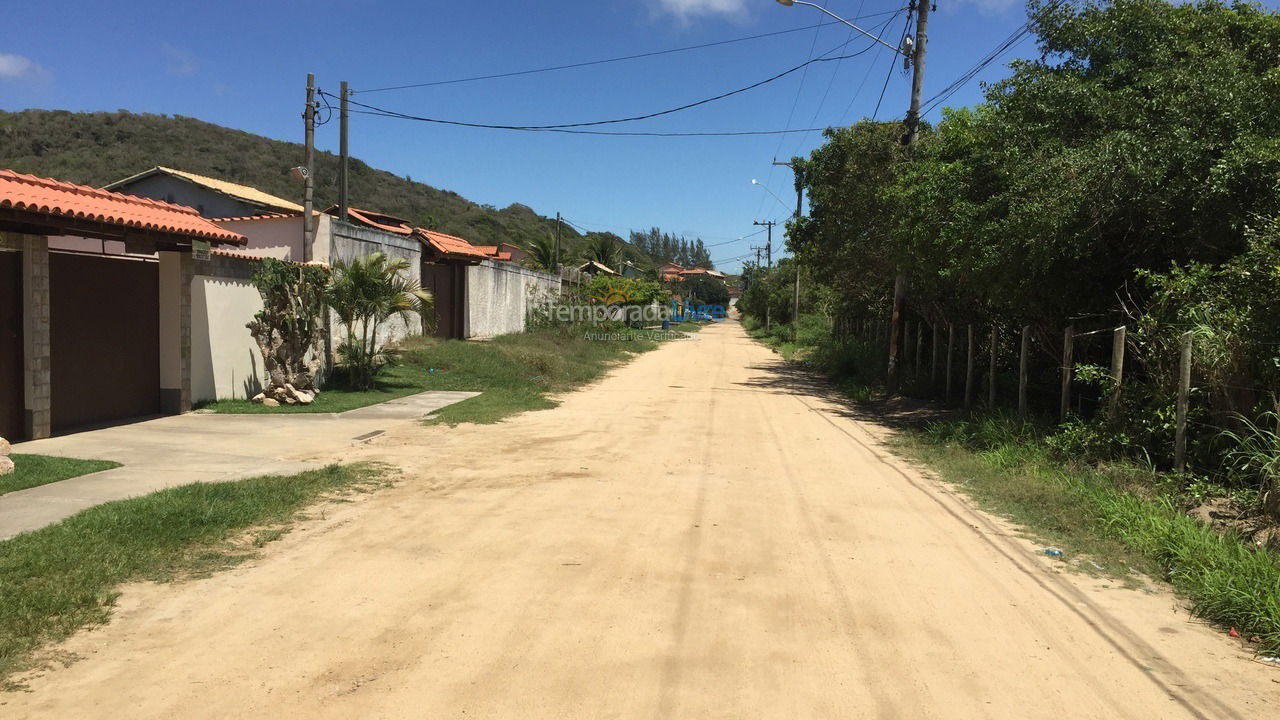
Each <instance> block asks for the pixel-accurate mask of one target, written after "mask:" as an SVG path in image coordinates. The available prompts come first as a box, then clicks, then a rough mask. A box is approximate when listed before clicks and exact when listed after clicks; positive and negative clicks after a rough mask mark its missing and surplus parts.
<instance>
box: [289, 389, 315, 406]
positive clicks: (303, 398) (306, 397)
mask: <svg viewBox="0 0 1280 720" xmlns="http://www.w3.org/2000/svg"><path fill="white" fill-rule="evenodd" d="M293 396H294V397H295V398H297V399H298V402H300V403H302V404H303V405H310V404H311V403H313V402H315V399H316V396H315V395H314V394H313V393H309V392H307V391H306V390H296V391H294V394H293Z"/></svg>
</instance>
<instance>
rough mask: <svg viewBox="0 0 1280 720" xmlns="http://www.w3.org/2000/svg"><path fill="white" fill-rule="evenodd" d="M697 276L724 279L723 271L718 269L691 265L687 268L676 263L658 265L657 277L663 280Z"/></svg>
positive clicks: (677, 280)
mask: <svg viewBox="0 0 1280 720" xmlns="http://www.w3.org/2000/svg"><path fill="white" fill-rule="evenodd" d="M699 276H706V277H713V278H716V279H717V280H724V279H725V275H724V273H722V272H720V271H719V270H708V269H707V268H701V267H692V268H687V267H684V266H683V265H677V264H676V263H667V264H665V265H659V266H658V279H659V280H661V281H663V282H684V281H685V280H687V279H688V278H694V277H699Z"/></svg>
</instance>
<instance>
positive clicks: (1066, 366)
mask: <svg viewBox="0 0 1280 720" xmlns="http://www.w3.org/2000/svg"><path fill="white" fill-rule="evenodd" d="M1075 337H1076V328H1075V326H1074V325H1068V326H1067V329H1066V330H1064V331H1063V332H1062V399H1061V402H1060V404H1059V408H1058V417H1059V418H1060V419H1061V421H1062V422H1066V421H1067V413H1069V412H1071V374H1072V368H1071V343H1072V342H1073V341H1074V340H1075Z"/></svg>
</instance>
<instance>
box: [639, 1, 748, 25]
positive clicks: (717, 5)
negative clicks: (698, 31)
mask: <svg viewBox="0 0 1280 720" xmlns="http://www.w3.org/2000/svg"><path fill="white" fill-rule="evenodd" d="M658 6H659V10H661V11H662V12H666V13H670V14H672V15H675V16H676V17H678V18H680V19H681V20H689V19H690V18H694V17H697V16H699V15H716V14H719V15H740V14H742V13H744V12H746V9H747V0H658Z"/></svg>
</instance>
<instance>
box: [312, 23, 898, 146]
mask: <svg viewBox="0 0 1280 720" xmlns="http://www.w3.org/2000/svg"><path fill="white" fill-rule="evenodd" d="M845 45H848V43H845V44H844V45H839V46H836V47H835V48H832V49H831V50H829V51H827V53H824V54H823V55H822V56H819V57H816V58H810V59H809V60H806V61H805V62H803V63H801V64H799V65H796V66H795V67H792V68H788V69H786V70H783V71H782V72H780V73H778V74H776V75H774V76H772V77H768V78H765V79H764V80H760V81H758V82H754V83H751V84H750V85H747V86H745V87H740V88H737V89H734V90H730V91H728V92H724V93H720V94H719V95H715V96H713V97H709V98H704V99H702V100H697V101H695V102H691V103H686V104H684V105H680V106H678V107H674V108H669V109H667V110H659V111H656V112H650V113H644V114H642V115H632V116H630V117H622V118H612V119H609V120H591V121H586V122H573V123H558V124H554V125H500V124H496V123H472V122H464V121H461V120H445V119H441V118H428V117H421V116H417V115H410V114H408V113H401V112H397V111H394V110H388V109H386V108H381V107H378V106H376V105H369V104H367V103H361V102H356V101H355V100H351V99H349V98H348V103H350V104H351V105H355V106H357V107H362V108H364V109H366V110H369V111H371V112H374V113H380V114H383V115H387V116H390V117H399V118H402V119H405V120H417V121H419V122H429V123H436V124H440V125H453V126H457V127H473V128H486V129H491V130H567V129H572V128H582V127H595V126H599V125H614V124H617V123H626V122H635V121H638V120H649V119H652V118H655V117H661V116H663V115H671V114H673V113H678V112H681V111H684V110H689V109H691V108H695V107H699V106H701V105H707V104H709V103H713V102H717V101H719V100H724V99H726V98H729V97H733V96H734V95H739V94H741V93H744V92H748V91H750V90H754V89H756V88H758V87H761V86H763V85H767V84H769V83H771V82H775V81H777V80H780V79H782V78H784V77H786V76H787V75H790V74H792V73H794V72H797V71H799V70H802V69H804V68H806V67H808V66H810V65H812V64H814V63H818V62H836V61H840V60H845V59H848V58H851V57H857V56H859V55H861V54H863V53H865V52H867V51H868V50H870V49H871V48H872V47H874V43H873V44H872V45H868V46H867V47H865V48H863V49H862V50H859V51H857V52H854V53H850V54H848V55H840V56H836V57H826V55H828V54H830V53H832V52H835V51H836V50H838V49H840V48H842V47H844V46H845ZM320 93H321V94H322V95H324V94H327V95H329V97H336V96H334V95H332V94H329V93H326V92H325V91H324V90H321V91H320Z"/></svg>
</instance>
